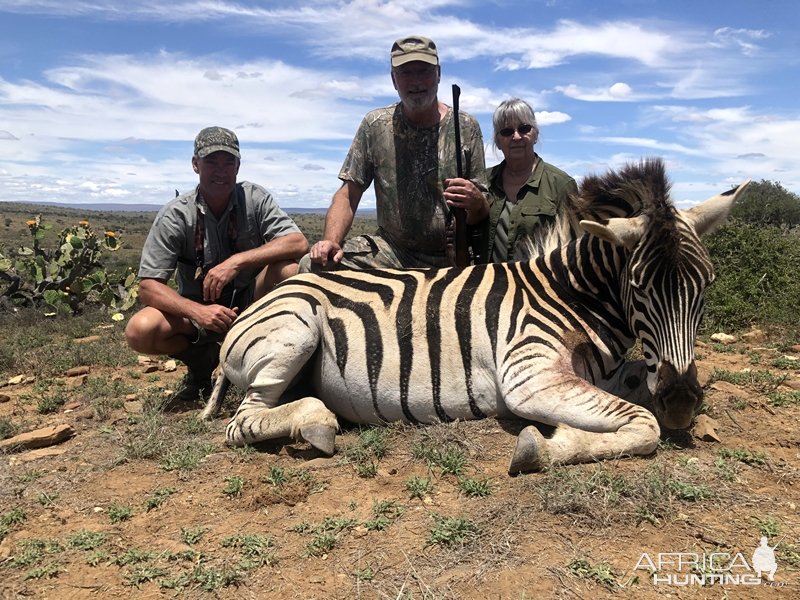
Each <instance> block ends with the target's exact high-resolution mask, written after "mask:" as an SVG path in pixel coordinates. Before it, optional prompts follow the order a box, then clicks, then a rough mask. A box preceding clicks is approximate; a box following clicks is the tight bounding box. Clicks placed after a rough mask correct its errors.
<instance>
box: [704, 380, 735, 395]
mask: <svg viewBox="0 0 800 600" xmlns="http://www.w3.org/2000/svg"><path fill="white" fill-rule="evenodd" d="M711 389H712V390H717V391H718V392H722V393H724V394H730V395H731V396H741V395H742V390H740V389H739V388H738V387H736V386H735V385H733V384H732V383H728V382H727V381H715V382H714V383H712V384H711Z"/></svg>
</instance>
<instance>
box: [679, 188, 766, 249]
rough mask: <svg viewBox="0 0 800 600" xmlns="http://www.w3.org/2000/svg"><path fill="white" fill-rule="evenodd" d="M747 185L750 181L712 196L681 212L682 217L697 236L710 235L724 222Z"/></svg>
mask: <svg viewBox="0 0 800 600" xmlns="http://www.w3.org/2000/svg"><path fill="white" fill-rule="evenodd" d="M749 184H750V180H749V179H748V180H747V181H745V182H744V183H742V184H741V185H740V186H739V187H737V188H734V189H732V190H729V191H727V192H725V193H723V194H719V195H717V196H712V197H711V198H709V199H708V200H706V201H705V202H703V203H702V204H698V205H697V206H693V207H692V208H690V209H689V210H685V211H683V216H684V217H685V218H686V220H687V221H689V223H690V224H691V225H692V227H694V230H695V232H696V233H697V235H699V236H703V235H705V234H707V233H711V232H712V231H714V230H715V229H716V228H717V227H719V226H720V225H722V224H723V223H724V222H725V219H727V218H728V215H729V214H730V212H731V207H732V206H733V203H734V202H736V200H737V199H738V198H740V197H741V195H742V192H744V190H745V188H746V187H747V186H748V185H749Z"/></svg>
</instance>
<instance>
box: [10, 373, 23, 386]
mask: <svg viewBox="0 0 800 600" xmlns="http://www.w3.org/2000/svg"><path fill="white" fill-rule="evenodd" d="M23 381H25V375H16V376H14V377H12V378H10V379H9V380H8V385H19V384H20V383H22V382H23Z"/></svg>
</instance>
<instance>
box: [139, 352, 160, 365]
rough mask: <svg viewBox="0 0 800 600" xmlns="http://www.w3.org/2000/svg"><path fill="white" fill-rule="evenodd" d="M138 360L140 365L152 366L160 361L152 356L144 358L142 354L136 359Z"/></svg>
mask: <svg viewBox="0 0 800 600" xmlns="http://www.w3.org/2000/svg"><path fill="white" fill-rule="evenodd" d="M136 360H137V361H138V362H139V364H140V365H152V364H153V363H157V362H158V359H156V358H154V357H152V356H143V355H141V354H140V355H139V356H137V357H136Z"/></svg>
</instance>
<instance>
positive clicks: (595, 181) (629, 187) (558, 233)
mask: <svg viewBox="0 0 800 600" xmlns="http://www.w3.org/2000/svg"><path fill="white" fill-rule="evenodd" d="M671 187H672V184H671V183H670V181H669V179H668V178H667V174H666V168H665V166H664V161H663V160H662V159H660V158H645V159H643V160H641V161H639V162H637V163H628V164H626V165H624V166H623V167H622V168H621V169H619V170H618V171H613V170H609V171H608V172H607V173H606V174H605V175H603V176H600V175H587V176H586V177H584V179H583V181H582V182H581V186H580V189H579V191H578V195H577V196H575V195H572V194H570V195H569V196H568V197H567V198H566V199H565V200H564V201H563V202H562V204H561V206H560V207H559V213H558V216H557V217H556V220H555V222H554V223H553V225H552V226H551V227H549V228H543V229H542V230H541V231H538V232H537V233H536V236H535V237H534V238H533V239H531V238H530V237H528V238H525V239H524V240H522V241H521V242H520V243H518V244H517V247H516V248H515V251H514V259H515V260H531V259H533V258H536V257H537V256H542V255H544V254H547V253H549V252H551V251H553V250H555V249H556V248H560V247H561V246H562V245H563V244H564V243H566V242H568V241H569V240H571V239H574V238H576V237H579V236H581V235H582V234H583V229H582V228H581V226H580V221H582V220H584V219H586V220H589V221H597V222H599V223H607V222H608V220H609V219H613V218H618V217H623V218H624V217H636V216H639V215H642V214H645V215H647V216H648V217H650V222H651V228H652V229H654V230H655V231H656V232H658V233H657V234H658V235H661V236H663V237H664V238H666V239H670V238H672V237H673V235H672V232H673V231H674V230H675V227H674V217H675V208H674V206H673V204H672V202H671V201H670V199H669V194H670V189H671Z"/></svg>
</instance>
